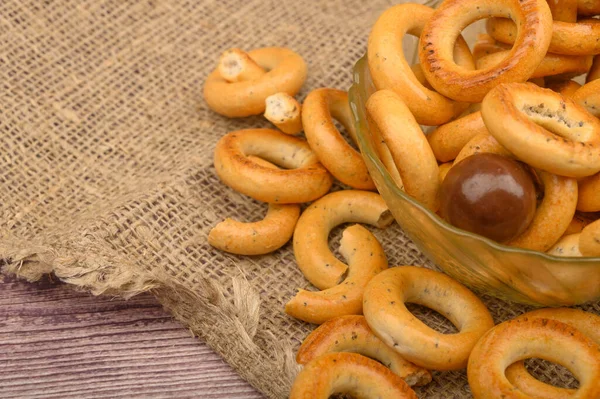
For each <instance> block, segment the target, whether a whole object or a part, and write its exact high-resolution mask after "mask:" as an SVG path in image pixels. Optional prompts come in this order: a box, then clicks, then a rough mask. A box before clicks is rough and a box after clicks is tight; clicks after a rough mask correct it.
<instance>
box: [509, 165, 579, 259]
mask: <svg viewBox="0 0 600 399" xmlns="http://www.w3.org/2000/svg"><path fill="white" fill-rule="evenodd" d="M536 174H537V176H538V177H539V179H540V180H541V181H542V183H543V185H544V199H543V200H542V203H541V204H540V205H539V206H538V208H537V210H536V211H535V216H534V217H533V220H532V221H531V223H530V224H529V227H527V230H525V232H523V234H521V235H520V236H518V237H517V238H515V239H513V240H511V241H509V242H508V243H507V244H506V245H510V246H513V247H518V248H526V249H532V250H534V251H541V252H545V251H547V250H548V249H550V248H551V247H552V246H553V245H554V244H556V242H557V241H558V240H559V239H560V237H562V236H563V234H564V233H565V231H566V230H567V227H569V224H570V223H571V220H572V219H573V215H575V207H576V205H577V181H576V180H575V179H572V178H568V177H564V176H557V175H553V174H552V173H548V172H544V171H542V170H536Z"/></svg>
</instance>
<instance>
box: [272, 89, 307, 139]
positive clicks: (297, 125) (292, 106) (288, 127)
mask: <svg viewBox="0 0 600 399" xmlns="http://www.w3.org/2000/svg"><path fill="white" fill-rule="evenodd" d="M265 107H266V108H265V113H264V117H265V118H266V119H267V120H268V121H269V122H271V123H272V124H274V125H275V126H277V128H278V129H279V130H281V131H282V132H283V133H285V134H292V135H294V134H298V133H300V132H301V131H302V115H301V113H302V107H301V105H300V103H299V102H298V101H297V100H296V99H295V98H294V97H292V96H290V95H289V94H287V93H276V94H273V95H272V96H269V97H267V98H266V100H265Z"/></svg>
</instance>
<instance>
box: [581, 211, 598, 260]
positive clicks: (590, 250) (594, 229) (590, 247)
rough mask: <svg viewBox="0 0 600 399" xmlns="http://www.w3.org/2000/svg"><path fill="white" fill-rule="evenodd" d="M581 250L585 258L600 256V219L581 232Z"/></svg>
mask: <svg viewBox="0 0 600 399" xmlns="http://www.w3.org/2000/svg"><path fill="white" fill-rule="evenodd" d="M579 250H580V251H581V254H582V255H583V256H600V219H599V220H596V221H595V222H593V223H590V224H588V225H587V226H585V227H584V228H583V230H581V235H580V236H579Z"/></svg>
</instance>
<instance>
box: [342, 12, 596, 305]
mask: <svg viewBox="0 0 600 399" xmlns="http://www.w3.org/2000/svg"><path fill="white" fill-rule="evenodd" d="M434 3H435V2H434ZM426 4H427V3H426ZM427 5H430V6H431V5H432V4H431V3H429V4H427ZM481 26H483V24H480V25H479V27H477V26H475V30H477V29H481ZM472 28H473V25H472V26H470V27H469V28H468V29H472ZM470 33H471V34H470V35H467V37H466V39H467V42H469V36H470V37H472V38H474V37H475V35H474V34H472V33H474V32H473V31H471V32H470ZM416 44H417V43H416V41H412V42H411V41H409V40H405V41H404V53H405V56H406V59H407V60H408V61H409V63H410V62H412V61H413V60H416V58H415V54H416ZM373 92H375V87H374V85H373V82H372V80H371V77H370V74H369V67H368V62H367V57H366V55H365V56H364V57H363V58H361V59H360V60H358V62H357V63H356V65H355V67H354V77H353V84H352V86H351V88H350V90H349V99H350V106H351V108H352V113H353V115H354V122H355V125H356V135H357V144H358V147H359V149H360V151H361V153H362V156H363V158H364V160H365V163H366V164H367V167H368V169H369V172H370V174H371V177H372V178H373V180H374V182H375V185H376V186H377V189H378V191H379V193H380V194H381V196H382V197H383V199H384V200H385V202H386V203H387V205H388V207H389V208H390V210H391V212H392V214H393V215H394V218H395V219H396V221H397V222H398V224H399V225H400V226H401V227H402V229H403V230H404V232H405V233H406V234H407V235H408V237H410V239H411V240H412V241H413V242H414V243H415V244H416V245H417V247H418V248H419V249H420V250H421V251H422V252H423V253H424V254H425V255H426V256H427V257H428V258H429V259H431V260H432V261H433V262H435V263H436V264H437V265H439V266H440V267H441V268H442V269H443V270H444V271H445V272H446V273H447V274H448V275H450V276H452V277H453V278H455V279H456V280H458V281H460V282H462V283H463V284H465V285H467V286H468V287H470V288H472V289H473V290H475V291H477V292H480V293H485V294H489V295H492V296H495V297H497V298H501V299H506V300H510V301H514V302H519V303H524V304H530V305H534V306H571V305H576V304H582V303H586V302H591V301H597V300H600V258H589V257H588V258H566V257H557V256H551V255H547V254H545V253H542V252H536V251H530V250H524V249H519V248H514V247H508V246H505V245H501V244H499V243H497V242H495V241H492V240H490V239H487V238H485V237H482V236H479V235H476V234H473V233H469V232H467V231H464V230H461V229H458V228H456V227H454V226H452V225H450V224H448V223H446V222H445V221H444V220H443V219H441V218H440V217H439V216H438V215H437V214H435V213H433V212H431V211H429V210H428V209H427V208H425V207H424V206H423V205H422V204H421V203H419V202H417V201H416V200H414V199H413V198H412V197H410V196H408V195H407V194H406V193H405V192H404V191H402V190H401V189H400V188H399V187H398V186H397V185H396V184H395V183H394V181H393V180H392V177H391V176H390V174H389V173H388V171H387V169H386V168H385V166H384V165H383V163H382V162H381V160H380V159H379V157H378V155H377V152H376V150H375V148H374V146H373V142H372V137H371V132H370V131H369V126H368V122H367V118H366V114H365V103H366V101H367V99H368V98H369V96H370V95H371V94H372V93H373Z"/></svg>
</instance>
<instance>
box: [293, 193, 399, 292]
mask: <svg viewBox="0 0 600 399" xmlns="http://www.w3.org/2000/svg"><path fill="white" fill-rule="evenodd" d="M393 220H394V219H393V217H392V215H391V213H390V211H389V209H388V207H387V205H386V203H385V201H384V200H383V198H381V196H380V195H379V194H376V193H373V192H370V191H358V190H342V191H336V192H333V193H329V194H327V195H326V196H324V197H323V198H321V199H319V200H318V201H315V202H314V203H312V204H311V205H310V206H309V207H308V208H306V210H305V211H304V212H303V213H302V215H300V219H298V223H297V224H296V229H295V231H294V241H293V242H294V256H295V257H296V263H297V264H298V267H299V268H300V270H302V273H303V274H304V277H306V279H307V280H308V281H310V282H311V283H312V284H313V285H314V286H315V287H317V288H319V289H321V290H324V289H327V288H331V287H333V286H335V285H337V284H339V283H340V281H342V279H343V276H344V274H345V273H346V271H347V270H348V266H346V265H345V264H344V263H343V262H341V261H340V260H339V259H337V258H336V257H335V256H334V255H333V254H332V253H331V250H330V249H329V241H328V237H329V233H330V232H331V230H332V229H333V228H334V227H335V226H338V225H340V224H342V223H365V224H370V225H372V226H376V227H379V228H384V227H386V226H388V225H389V224H390V223H392V221H393Z"/></svg>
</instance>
